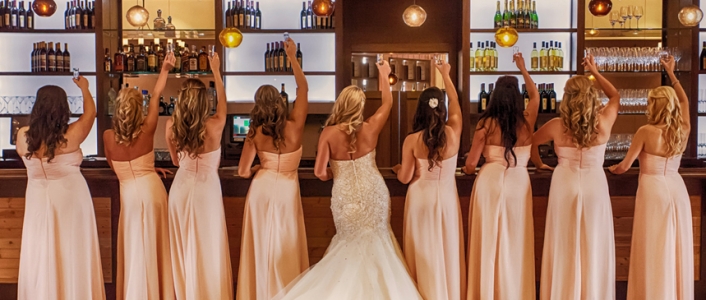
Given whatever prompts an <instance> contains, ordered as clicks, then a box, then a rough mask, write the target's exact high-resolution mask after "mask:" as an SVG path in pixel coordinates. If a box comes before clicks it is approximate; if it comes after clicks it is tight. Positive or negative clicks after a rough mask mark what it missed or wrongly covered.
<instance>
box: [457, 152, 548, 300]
mask: <svg viewBox="0 0 706 300" xmlns="http://www.w3.org/2000/svg"><path fill="white" fill-rule="evenodd" d="M530 149H531V146H525V147H516V148H515V149H514V151H515V156H516V157H517V163H515V160H514V158H513V157H512V155H510V157H509V160H510V167H508V164H507V162H506V161H505V148H504V147H499V146H492V145H488V146H486V147H485V149H483V157H485V164H483V167H481V169H480V172H479V173H478V177H477V178H476V181H475V183H474V184H473V192H472V193H471V204H470V208H469V213H468V215H469V222H468V223H469V226H468V297H467V298H466V299H468V300H475V299H517V300H520V299H533V300H534V299H535V298H536V297H537V296H536V295H537V294H536V290H535V279H534V222H533V219H532V208H533V207H532V185H531V183H530V178H529V173H528V172H527V162H528V161H529V158H530Z"/></svg>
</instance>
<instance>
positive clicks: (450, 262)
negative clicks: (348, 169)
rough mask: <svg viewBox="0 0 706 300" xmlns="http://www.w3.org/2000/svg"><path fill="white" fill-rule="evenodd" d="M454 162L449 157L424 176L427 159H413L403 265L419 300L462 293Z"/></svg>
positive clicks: (446, 299) (451, 299) (448, 299)
mask: <svg viewBox="0 0 706 300" xmlns="http://www.w3.org/2000/svg"><path fill="white" fill-rule="evenodd" d="M456 163H457V156H454V157H451V158H448V159H446V160H444V161H442V162H441V163H440V165H436V166H434V168H433V169H432V170H431V171H429V161H428V160H427V159H416V166H415V174H414V179H413V180H412V183H410V185H409V189H408V190H407V200H406V202H405V210H404V227H403V244H404V253H405V260H406V261H407V266H408V267H409V273H410V275H411V276H412V279H414V280H415V281H416V282H417V288H419V293H420V294H421V295H422V298H424V299H438V300H460V299H461V295H464V294H465V287H466V280H465V279H466V278H465V277H466V260H465V257H464V253H465V252H464V249H463V225H462V223H461V205H460V203H459V200H458V190H457V189H456V177H455V174H456Z"/></svg>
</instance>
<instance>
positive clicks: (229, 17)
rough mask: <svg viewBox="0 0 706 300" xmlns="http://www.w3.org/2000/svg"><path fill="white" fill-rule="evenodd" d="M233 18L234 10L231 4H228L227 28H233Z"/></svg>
mask: <svg viewBox="0 0 706 300" xmlns="http://www.w3.org/2000/svg"><path fill="white" fill-rule="evenodd" d="M232 16H233V9H232V8H231V7H230V2H228V9H226V12H225V19H226V28H231V27H233V19H232V18H231V17H232Z"/></svg>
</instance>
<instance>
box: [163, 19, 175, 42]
mask: <svg viewBox="0 0 706 300" xmlns="http://www.w3.org/2000/svg"><path fill="white" fill-rule="evenodd" d="M164 30H166V31H167V33H166V34H165V36H171V37H174V36H176V33H174V32H173V31H175V30H176V26H174V24H173V23H172V16H169V17H167V25H166V26H164ZM169 31H172V32H169Z"/></svg>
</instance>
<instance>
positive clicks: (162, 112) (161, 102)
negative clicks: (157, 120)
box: [159, 96, 167, 116]
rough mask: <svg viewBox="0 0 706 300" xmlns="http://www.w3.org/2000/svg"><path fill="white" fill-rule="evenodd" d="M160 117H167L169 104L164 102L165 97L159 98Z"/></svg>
mask: <svg viewBox="0 0 706 300" xmlns="http://www.w3.org/2000/svg"><path fill="white" fill-rule="evenodd" d="M159 115H160V116H166V115H167V103H165V102H164V96H159Z"/></svg>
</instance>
